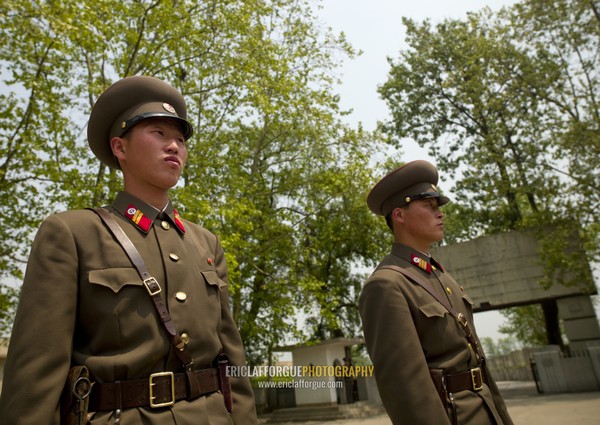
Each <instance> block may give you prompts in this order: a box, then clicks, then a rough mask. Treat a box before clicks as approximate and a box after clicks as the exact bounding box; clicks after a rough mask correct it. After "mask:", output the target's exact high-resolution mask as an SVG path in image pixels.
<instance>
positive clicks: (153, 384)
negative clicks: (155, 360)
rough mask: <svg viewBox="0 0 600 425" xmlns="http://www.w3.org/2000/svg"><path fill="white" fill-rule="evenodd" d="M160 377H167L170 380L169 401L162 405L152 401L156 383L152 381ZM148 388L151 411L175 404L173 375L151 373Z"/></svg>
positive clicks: (169, 373)
mask: <svg viewBox="0 0 600 425" xmlns="http://www.w3.org/2000/svg"><path fill="white" fill-rule="evenodd" d="M162 376H168V377H169V378H170V380H171V400H169V401H165V402H163V403H155V402H154V400H155V399H156V396H155V395H154V386H155V385H156V383H155V382H154V380H155V379H156V378H160V377H162ZM148 388H149V391H150V407H152V408H153V409H154V408H157V407H166V406H173V405H174V404H175V375H174V374H173V372H157V373H153V374H152V375H150V377H149V378H148Z"/></svg>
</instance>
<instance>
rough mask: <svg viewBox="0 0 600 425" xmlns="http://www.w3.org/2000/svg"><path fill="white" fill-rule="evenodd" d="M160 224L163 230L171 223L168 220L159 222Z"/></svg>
mask: <svg viewBox="0 0 600 425" xmlns="http://www.w3.org/2000/svg"><path fill="white" fill-rule="evenodd" d="M160 225H161V226H162V228H163V229H165V230H169V229H170V228H171V225H170V224H169V222H168V221H163V222H162V223H160Z"/></svg>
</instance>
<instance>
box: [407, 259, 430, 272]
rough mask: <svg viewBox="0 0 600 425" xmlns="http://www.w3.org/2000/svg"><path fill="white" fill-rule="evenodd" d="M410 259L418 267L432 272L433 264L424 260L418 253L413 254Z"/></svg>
mask: <svg viewBox="0 0 600 425" xmlns="http://www.w3.org/2000/svg"><path fill="white" fill-rule="evenodd" d="M410 260H411V262H412V263H413V264H414V265H415V266H416V267H418V268H420V269H421V270H425V271H426V272H427V273H431V264H429V262H427V261H425V260H423V259H422V258H421V257H419V256H418V255H416V254H411V255H410Z"/></svg>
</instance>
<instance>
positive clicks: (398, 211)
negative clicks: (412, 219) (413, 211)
mask: <svg viewBox="0 0 600 425" xmlns="http://www.w3.org/2000/svg"><path fill="white" fill-rule="evenodd" d="M405 212H406V210H405V209H404V208H394V209H393V210H392V221H396V222H398V223H404V221H405Z"/></svg>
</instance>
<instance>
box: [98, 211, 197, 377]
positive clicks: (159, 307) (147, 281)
mask: <svg viewBox="0 0 600 425" xmlns="http://www.w3.org/2000/svg"><path fill="white" fill-rule="evenodd" d="M90 209H91V210H92V211H94V212H95V213H96V214H98V216H100V218H101V219H102V221H103V222H104V224H105V225H106V227H107V228H108V230H110V232H111V233H112V235H113V236H114V237H115V239H116V240H117V242H119V244H120V245H121V247H122V248H123V250H124V251H125V253H126V254H127V256H128V257H129V259H130V260H131V262H132V263H133V265H134V266H135V268H136V269H137V271H138V273H139V275H140V277H141V278H142V280H143V282H144V286H145V287H146V290H147V291H148V294H149V295H150V298H151V299H152V302H153V304H154V307H155V309H156V312H157V314H158V316H159V317H160V320H161V322H162V324H163V325H164V327H165V329H166V331H167V333H168V334H169V338H170V339H171V343H172V344H173V346H174V347H175V350H174V351H175V353H176V354H177V356H178V357H179V359H180V360H181V361H182V363H183V365H184V367H185V368H186V370H188V369H191V368H193V359H192V355H191V354H190V353H189V352H188V351H187V350H186V349H185V343H184V342H183V340H182V339H181V336H179V334H178V333H177V330H176V329H175V324H174V323H173V320H172V319H171V315H170V314H169V310H168V309H167V307H166V306H165V303H164V302H163V300H162V298H161V296H160V293H161V291H162V289H161V287H160V284H159V283H158V281H157V280H156V279H155V278H154V277H152V276H151V275H150V273H149V272H148V268H147V267H146V263H144V259H143V258H142V256H141V255H140V253H139V251H138V250H137V248H136V247H135V245H134V244H133V242H131V239H129V237H128V236H127V235H126V234H125V232H124V231H123V229H122V228H121V226H119V224H118V223H117V222H116V221H115V219H114V218H113V217H112V215H111V214H110V213H109V212H108V211H106V210H105V209H104V208H93V209H92V208H90Z"/></svg>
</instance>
